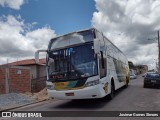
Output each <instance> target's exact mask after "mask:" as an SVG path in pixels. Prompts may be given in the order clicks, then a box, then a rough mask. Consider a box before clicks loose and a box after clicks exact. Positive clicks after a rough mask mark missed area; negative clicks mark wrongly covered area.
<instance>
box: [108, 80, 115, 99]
mask: <svg viewBox="0 0 160 120" xmlns="http://www.w3.org/2000/svg"><path fill="white" fill-rule="evenodd" d="M113 84H114V83H113V82H112V83H111V93H110V94H109V95H108V99H109V100H112V99H113V97H114V85H113Z"/></svg>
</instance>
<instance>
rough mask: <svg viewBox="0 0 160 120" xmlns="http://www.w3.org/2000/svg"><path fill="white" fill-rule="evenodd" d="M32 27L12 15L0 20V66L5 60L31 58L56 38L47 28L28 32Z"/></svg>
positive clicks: (53, 32) (52, 31)
mask: <svg viewBox="0 0 160 120" xmlns="http://www.w3.org/2000/svg"><path fill="white" fill-rule="evenodd" d="M33 25H34V23H33V24H29V23H24V20H22V19H21V18H20V17H17V18H16V17H14V16H12V15H8V16H2V17H1V18H0V43H1V44H0V64H2V63H4V60H6V59H7V58H9V60H15V59H17V58H25V57H32V58H33V57H34V52H35V51H36V50H37V49H47V46H48V43H49V40H50V39H51V38H53V37H55V36H56V34H55V31H54V30H52V29H51V28H50V27H47V26H45V27H43V28H39V29H34V30H30V29H31V28H33V27H34V26H33Z"/></svg>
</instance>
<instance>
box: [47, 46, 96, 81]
mask: <svg viewBox="0 0 160 120" xmlns="http://www.w3.org/2000/svg"><path fill="white" fill-rule="evenodd" d="M97 69H98V68H97V59H96V55H95V54H94V49H93V43H88V44H83V45H79V46H74V47H68V48H64V49H60V50H55V51H51V52H50V53H49V59H48V74H49V80H60V81H61V80H64V81H67V80H71V79H72V80H74V79H77V78H78V79H80V78H84V77H91V76H94V75H97V74H98V70H97Z"/></svg>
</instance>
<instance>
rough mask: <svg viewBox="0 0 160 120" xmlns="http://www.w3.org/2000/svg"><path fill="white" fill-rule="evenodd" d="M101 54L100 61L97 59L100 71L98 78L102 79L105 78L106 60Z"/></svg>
mask: <svg viewBox="0 0 160 120" xmlns="http://www.w3.org/2000/svg"><path fill="white" fill-rule="evenodd" d="M100 53H101V56H100V59H99V69H100V78H103V77H105V76H106V73H107V71H106V67H107V66H106V58H104V55H103V52H102V51H100Z"/></svg>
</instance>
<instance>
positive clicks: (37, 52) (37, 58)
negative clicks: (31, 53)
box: [35, 50, 47, 64]
mask: <svg viewBox="0 0 160 120" xmlns="http://www.w3.org/2000/svg"><path fill="white" fill-rule="evenodd" d="M40 52H47V50H37V51H36V52H35V61H36V63H37V64H39V53H40Z"/></svg>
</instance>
